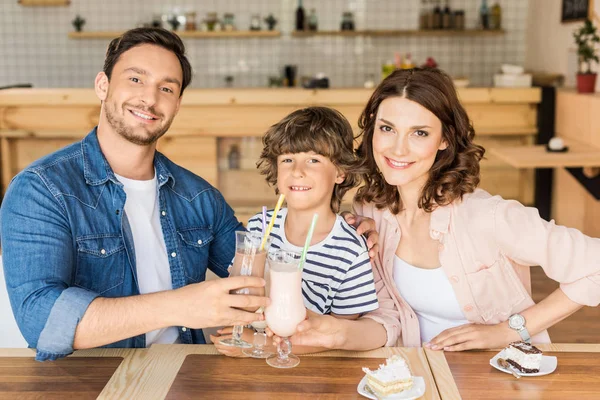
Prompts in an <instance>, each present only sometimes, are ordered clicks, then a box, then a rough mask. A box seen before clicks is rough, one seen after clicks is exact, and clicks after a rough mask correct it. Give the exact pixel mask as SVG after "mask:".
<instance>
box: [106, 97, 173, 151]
mask: <svg viewBox="0 0 600 400" xmlns="http://www.w3.org/2000/svg"><path fill="white" fill-rule="evenodd" d="M104 106H105V107H104V111H105V113H106V120H107V121H108V123H109V125H110V126H111V127H112V128H113V129H114V130H115V132H117V133H118V134H119V135H120V136H122V137H123V138H124V139H125V140H127V141H128V142H131V143H133V144H137V145H139V146H149V145H151V144H153V143H155V142H156V141H157V140H158V139H160V137H161V136H162V135H164V134H165V133H166V132H167V131H168V130H169V128H170V126H171V123H172V122H173V118H174V116H173V117H171V119H170V120H168V121H166V123H165V124H164V125H159V126H157V128H156V130H155V131H154V132H153V131H150V130H148V129H146V132H148V135H145V136H140V135H136V134H135V133H134V131H133V130H134V128H132V127H131V126H127V124H126V123H125V113H128V112H129V111H127V109H126V106H131V107H132V108H135V109H138V110H142V111H146V112H149V113H152V114H154V115H160V114H158V113H156V112H155V111H154V109H153V108H152V107H150V108H147V107H140V106H132V105H129V104H127V103H124V104H123V106H122V109H123V115H122V116H121V115H119V114H118V113H117V112H116V109H117V105H116V104H115V103H114V102H109V101H105V102H104Z"/></svg>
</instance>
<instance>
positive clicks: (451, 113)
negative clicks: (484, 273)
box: [355, 68, 485, 214]
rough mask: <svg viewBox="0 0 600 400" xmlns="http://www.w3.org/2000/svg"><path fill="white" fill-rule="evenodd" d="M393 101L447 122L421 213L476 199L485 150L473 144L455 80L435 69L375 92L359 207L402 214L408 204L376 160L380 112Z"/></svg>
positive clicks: (362, 150) (395, 78)
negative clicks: (467, 195) (473, 195)
mask: <svg viewBox="0 0 600 400" xmlns="http://www.w3.org/2000/svg"><path fill="white" fill-rule="evenodd" d="M390 97H402V98H406V99H409V100H412V101H414V102H417V103H419V104H420V105H421V106H423V107H425V108H426V109H428V110H429V111H431V112H432V113H433V114H434V115H435V116H436V117H438V118H439V119H440V121H441V122H442V138H443V139H444V140H445V141H446V143H447V144H448V147H447V148H446V149H445V150H440V151H438V153H437V156H436V158H435V162H434V164H433V165H432V167H431V169H430V170H429V179H428V181H427V183H426V184H425V186H424V187H423V191H422V193H421V198H420V199H419V207H420V208H422V209H423V210H425V211H427V212H431V211H433V209H434V208H435V207H436V206H444V205H448V204H450V203H452V202H453V201H455V200H457V199H461V198H462V196H463V195H464V194H465V193H471V192H473V191H474V190H475V188H476V187H477V185H479V179H480V177H479V162H480V160H481V159H482V158H483V154H484V153H485V150H484V148H483V147H481V146H479V145H477V144H475V143H473V137H474V136H475V130H474V129H473V126H472V124H471V121H470V120H469V116H468V115H467V112H466V111H465V109H464V108H463V106H462V105H461V104H460V101H459V100H458V96H457V94H456V89H455V88H454V84H453V82H452V79H451V78H450V77H449V76H448V75H447V74H446V73H444V72H442V71H441V70H439V69H435V68H413V69H408V70H407V69H404V70H397V71H394V72H393V73H392V74H390V75H389V76H388V77H387V78H386V79H384V80H383V81H382V82H381V83H380V84H379V86H378V87H377V88H376V89H375V91H374V92H373V94H372V95H371V98H370V99H369V101H368V103H367V105H366V107H365V109H364V111H363V112H362V114H361V116H360V119H359V122H358V126H359V128H360V129H361V133H360V134H359V137H360V136H363V139H362V142H361V144H360V146H359V147H358V149H357V151H356V152H357V156H358V159H359V160H360V161H361V167H362V168H363V169H364V170H365V171H366V172H365V173H364V174H363V179H364V181H365V185H364V186H362V187H361V188H360V189H359V190H358V193H357V195H356V197H355V201H356V202H360V203H369V202H372V203H374V204H375V206H376V207H377V208H379V209H382V208H389V209H390V211H391V212H392V213H393V214H397V213H399V212H400V211H401V210H402V208H403V206H402V199H401V198H400V195H399V193H398V188H397V187H396V186H392V185H389V184H388V183H387V182H386V181H385V179H384V177H383V176H382V175H381V174H379V173H377V171H379V169H378V168H377V164H376V163H375V158H374V156H373V133H374V128H375V119H376V117H377V110H378V109H379V105H380V104H381V102H382V101H383V100H385V99H387V98H390Z"/></svg>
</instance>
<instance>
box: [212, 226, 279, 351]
mask: <svg viewBox="0 0 600 400" xmlns="http://www.w3.org/2000/svg"><path fill="white" fill-rule="evenodd" d="M261 241H262V235H261V234H259V233H256V232H247V231H239V232H236V233H235V258H234V259H233V265H232V266H231V269H230V270H229V276H258V277H261V278H262V277H263V276H264V273H265V262H266V259H267V251H268V249H269V245H270V244H271V241H270V240H267V244H266V245H265V248H264V249H262V250H261V249H260V244H261ZM232 294H246V295H252V296H265V288H243V289H238V290H236V291H233V292H232ZM244 310H245V311H250V312H255V311H256V308H254V309H246V308H244ZM243 332H244V327H243V326H241V325H240V326H238V325H236V326H234V327H233V333H232V337H231V338H229V339H222V340H220V341H219V342H220V343H221V344H224V345H226V346H233V347H240V348H250V347H252V345H251V344H250V343H248V342H246V341H244V340H242V333H243Z"/></svg>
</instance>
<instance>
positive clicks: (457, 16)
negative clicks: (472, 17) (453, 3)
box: [454, 10, 465, 29]
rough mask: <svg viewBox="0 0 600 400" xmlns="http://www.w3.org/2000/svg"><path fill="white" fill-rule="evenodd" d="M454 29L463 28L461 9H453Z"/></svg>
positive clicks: (462, 12) (463, 17)
mask: <svg viewBox="0 0 600 400" xmlns="http://www.w3.org/2000/svg"><path fill="white" fill-rule="evenodd" d="M454 29H465V12H464V11H463V10H457V11H454Z"/></svg>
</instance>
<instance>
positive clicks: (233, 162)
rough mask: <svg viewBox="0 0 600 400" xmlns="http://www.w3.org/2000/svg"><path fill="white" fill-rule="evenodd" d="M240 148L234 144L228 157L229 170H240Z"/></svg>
mask: <svg viewBox="0 0 600 400" xmlns="http://www.w3.org/2000/svg"><path fill="white" fill-rule="evenodd" d="M240 158H241V157H240V148H239V146H238V145H237V144H232V145H231V147H230V149H229V154H228V155H227V161H228V166H229V169H240Z"/></svg>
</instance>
